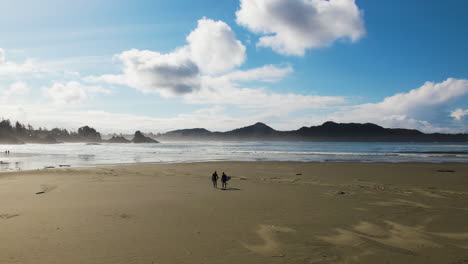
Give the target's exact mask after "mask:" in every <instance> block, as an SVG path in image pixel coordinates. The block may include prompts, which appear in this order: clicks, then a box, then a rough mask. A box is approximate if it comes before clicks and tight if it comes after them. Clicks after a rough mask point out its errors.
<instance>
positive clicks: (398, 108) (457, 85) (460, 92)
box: [327, 78, 468, 132]
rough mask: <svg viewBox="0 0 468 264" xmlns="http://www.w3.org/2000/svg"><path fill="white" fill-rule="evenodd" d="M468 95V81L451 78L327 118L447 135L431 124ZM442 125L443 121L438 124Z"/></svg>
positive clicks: (442, 128)
mask: <svg viewBox="0 0 468 264" xmlns="http://www.w3.org/2000/svg"><path fill="white" fill-rule="evenodd" d="M467 94H468V80H465V79H454V78H448V79H447V80H445V81H443V82H440V83H434V82H426V83H425V84H424V85H422V86H421V87H419V88H416V89H413V90H411V91H409V92H407V93H399V94H395V95H393V96H389V97H387V98H385V99H384V100H383V101H381V102H378V103H368V104H361V105H357V106H352V107H351V108H350V109H346V110H344V111H338V112H335V113H332V114H330V115H328V116H327V118H328V119H331V120H334V121H338V122H374V123H377V124H380V125H383V126H387V127H404V128H417V129H421V130H423V131H430V132H435V131H447V130H449V129H448V128H447V129H446V128H444V127H438V126H437V124H435V125H434V124H432V123H431V122H429V121H428V119H430V118H431V117H434V116H437V115H438V112H439V111H440V109H441V107H442V106H447V105H448V104H449V103H450V102H451V101H453V100H455V99H458V98H460V97H462V96H464V95H467ZM439 121H440V120H439Z"/></svg>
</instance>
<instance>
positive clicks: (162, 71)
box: [87, 48, 200, 97]
mask: <svg viewBox="0 0 468 264" xmlns="http://www.w3.org/2000/svg"><path fill="white" fill-rule="evenodd" d="M116 58H117V59H119V60H120V61H122V63H123V74H121V75H103V76H99V77H89V78H87V80H88V81H104V82H108V83H114V84H121V85H127V86H130V87H133V88H135V89H137V90H140V91H142V92H144V93H159V94H161V95H162V96H165V97H168V96H172V95H178V94H184V93H190V92H193V91H194V90H197V89H198V88H199V78H200V72H199V69H198V66H197V65H196V64H195V63H194V62H193V61H192V60H191V59H190V56H189V53H188V51H187V49H185V48H181V49H178V50H175V51H174V52H171V53H165V54H163V53H159V52H154V51H149V50H137V49H132V50H128V51H124V52H123V53H121V54H119V55H117V56H116Z"/></svg>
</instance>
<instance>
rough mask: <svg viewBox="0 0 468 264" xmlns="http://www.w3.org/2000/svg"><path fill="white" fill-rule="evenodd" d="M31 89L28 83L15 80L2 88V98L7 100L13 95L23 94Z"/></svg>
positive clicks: (0, 97)
mask: <svg viewBox="0 0 468 264" xmlns="http://www.w3.org/2000/svg"><path fill="white" fill-rule="evenodd" d="M29 90H30V88H29V86H28V84H27V83H25V82H22V81H18V82H14V83H12V84H10V85H9V87H8V88H6V89H0V99H1V100H2V101H6V100H8V99H10V98H11V97H12V96H18V95H20V96H23V95H26V94H27V93H29Z"/></svg>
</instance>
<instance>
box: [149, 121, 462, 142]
mask: <svg viewBox="0 0 468 264" xmlns="http://www.w3.org/2000/svg"><path fill="white" fill-rule="evenodd" d="M156 138H157V139H159V140H196V141H201V140H233V141H342V142H344V141H351V142H352V141H355V142H468V134H441V133H433V134H425V133H423V132H421V131H418V130H414V129H402V128H383V127H381V126H378V125H375V124H371V123H365V124H359V123H343V124H341V123H335V122H331V121H328V122H325V123H323V124H322V125H320V126H311V127H302V128H300V129H298V130H291V131H278V130H275V129H273V128H271V127H269V126H267V125H265V124H264V123H256V124H254V125H251V126H247V127H242V128H238V129H234V130H231V131H227V132H211V131H209V130H206V129H204V128H193V129H181V130H174V131H170V132H167V133H163V134H158V135H156Z"/></svg>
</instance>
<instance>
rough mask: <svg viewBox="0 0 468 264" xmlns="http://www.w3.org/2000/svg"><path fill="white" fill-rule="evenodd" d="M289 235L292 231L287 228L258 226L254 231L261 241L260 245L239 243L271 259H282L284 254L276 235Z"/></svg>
mask: <svg viewBox="0 0 468 264" xmlns="http://www.w3.org/2000/svg"><path fill="white" fill-rule="evenodd" d="M280 232H281V233H291V232H294V230H293V229H291V228H288V227H279V226H271V225H260V227H259V229H258V230H257V231H256V233H257V234H258V236H259V237H260V238H261V239H262V240H263V242H262V243H260V244H248V243H241V244H242V245H243V246H244V247H245V248H247V249H248V250H250V251H252V252H255V253H258V254H261V255H265V256H271V257H284V252H282V251H281V248H282V247H281V243H280V242H279V241H278V238H277V235H276V234H277V233H280Z"/></svg>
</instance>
